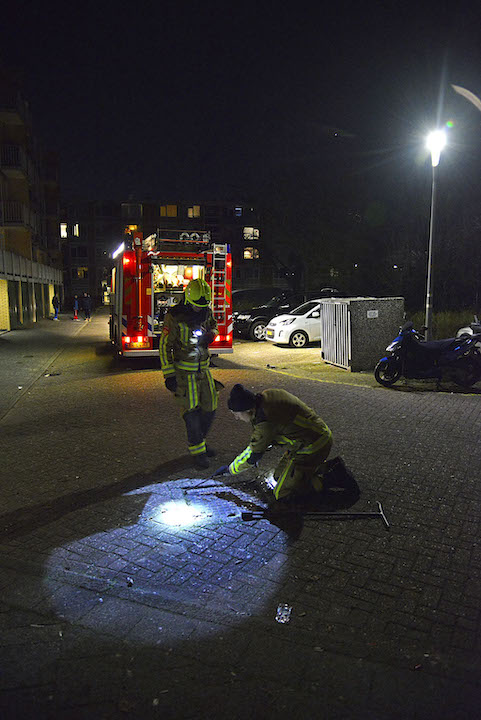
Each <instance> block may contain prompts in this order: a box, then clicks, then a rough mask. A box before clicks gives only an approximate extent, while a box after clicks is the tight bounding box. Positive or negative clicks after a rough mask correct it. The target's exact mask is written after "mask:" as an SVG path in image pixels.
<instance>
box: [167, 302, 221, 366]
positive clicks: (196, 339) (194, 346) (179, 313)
mask: <svg viewBox="0 0 481 720" xmlns="http://www.w3.org/2000/svg"><path fill="white" fill-rule="evenodd" d="M216 330H217V323H216V321H215V318H214V316H213V314H212V310H211V309H210V308H206V309H205V310H201V311H200V312H198V313H196V312H195V311H194V310H190V308H189V307H187V306H186V305H184V304H183V303H179V305H176V306H174V307H173V308H172V309H171V310H170V311H169V312H168V313H167V314H166V316H165V319H164V327H163V328H162V333H161V335H160V340H159V355H160V366H161V369H162V372H163V373H164V377H169V376H170V375H174V374H175V371H176V370H184V371H185V372H197V371H198V370H205V369H206V368H208V367H209V349H208V347H207V344H206V343H205V344H204V343H203V342H202V335H203V333H205V332H209V331H212V332H213V333H215V332H216Z"/></svg>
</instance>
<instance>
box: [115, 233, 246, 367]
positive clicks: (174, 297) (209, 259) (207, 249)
mask: <svg viewBox="0 0 481 720" xmlns="http://www.w3.org/2000/svg"><path fill="white" fill-rule="evenodd" d="M112 257H113V259H114V263H115V264H114V268H113V270H112V283H111V293H110V311H111V314H110V340H111V342H112V344H113V346H114V348H115V352H116V353H117V354H118V355H119V356H121V357H143V356H148V355H157V354H158V352H159V336H160V333H161V330H162V326H163V321H164V316H165V314H166V313H167V312H168V310H169V308H170V307H172V306H173V305H175V304H176V303H177V302H179V301H180V300H181V299H182V296H183V292H184V288H185V286H186V285H187V284H188V283H189V282H190V281H191V280H193V279H195V278H203V279H204V280H206V281H207V282H208V283H209V285H210V287H211V290H212V311H213V313H214V317H215V319H216V321H217V326H218V335H217V336H216V338H215V339H214V341H213V342H212V344H211V345H210V349H211V351H212V352H213V353H215V354H220V353H230V352H232V335H233V327H232V257H231V253H230V247H229V245H222V244H218V243H212V242H211V237H210V233H209V232H205V231H195V232H192V231H182V230H165V231H163V230H158V231H157V233H155V234H153V235H149V237H147V238H144V237H143V233H142V232H140V231H139V230H131V231H130V232H128V233H127V234H126V236H125V241H124V242H123V243H122V244H121V245H120V247H119V248H117V250H116V251H115V252H114V253H113V255H112Z"/></svg>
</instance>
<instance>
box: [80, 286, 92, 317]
mask: <svg viewBox="0 0 481 720" xmlns="http://www.w3.org/2000/svg"><path fill="white" fill-rule="evenodd" d="M82 308H83V311H84V314H85V321H86V322H90V320H91V319H92V318H91V317H90V314H91V312H92V298H91V297H90V295H89V294H88V293H84V296H83V298H82Z"/></svg>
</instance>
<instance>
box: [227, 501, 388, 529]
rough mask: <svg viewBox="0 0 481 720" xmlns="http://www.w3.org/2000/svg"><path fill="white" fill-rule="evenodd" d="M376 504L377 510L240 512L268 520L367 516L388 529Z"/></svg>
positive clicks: (247, 518) (245, 517)
mask: <svg viewBox="0 0 481 720" xmlns="http://www.w3.org/2000/svg"><path fill="white" fill-rule="evenodd" d="M377 506H378V508H379V509H378V512H328V511H325V510H307V511H305V512H303V511H302V510H300V509H299V508H292V510H291V509H287V508H286V509H285V510H282V511H276V510H274V509H272V510H270V509H267V508H266V509H265V510H254V511H244V512H242V514H241V518H242V520H247V521H249V520H263V519H266V520H270V519H273V518H281V517H286V516H287V515H289V514H292V515H302V517H304V518H307V519H313V520H323V519H326V520H327V519H339V520H341V519H345V520H356V519H358V518H359V519H360V518H364V519H369V518H381V520H382V521H383V523H384V526H385V528H386V530H389V528H390V525H389V523H388V521H387V518H386V516H385V514H384V510H383V509H382V505H381V503H380V502H378V503H377Z"/></svg>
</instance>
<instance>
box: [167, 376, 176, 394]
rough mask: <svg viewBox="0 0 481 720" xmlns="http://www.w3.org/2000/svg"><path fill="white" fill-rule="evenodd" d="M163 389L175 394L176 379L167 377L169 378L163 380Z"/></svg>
mask: <svg viewBox="0 0 481 720" xmlns="http://www.w3.org/2000/svg"><path fill="white" fill-rule="evenodd" d="M165 387H166V388H167V390H169V391H170V392H173V393H175V391H176V390H177V378H176V377H175V375H169V377H166V378H165Z"/></svg>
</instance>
